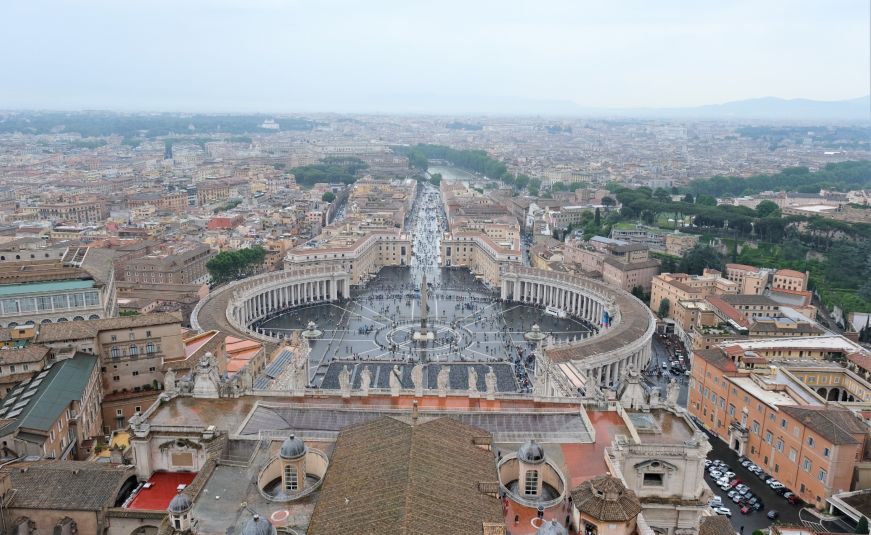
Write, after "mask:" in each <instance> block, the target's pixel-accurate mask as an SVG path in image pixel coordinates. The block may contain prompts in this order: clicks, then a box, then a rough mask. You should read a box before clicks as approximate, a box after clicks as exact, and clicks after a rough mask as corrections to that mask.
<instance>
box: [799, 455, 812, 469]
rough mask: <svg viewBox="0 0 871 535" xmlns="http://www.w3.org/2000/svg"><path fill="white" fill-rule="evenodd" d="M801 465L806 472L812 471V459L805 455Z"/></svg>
mask: <svg viewBox="0 0 871 535" xmlns="http://www.w3.org/2000/svg"><path fill="white" fill-rule="evenodd" d="M801 467H802V468H804V471H805V472H810V471H811V460H810V459H808V458H807V457H805V458H804V462H803V463H801Z"/></svg>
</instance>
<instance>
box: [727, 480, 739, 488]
mask: <svg viewBox="0 0 871 535" xmlns="http://www.w3.org/2000/svg"><path fill="white" fill-rule="evenodd" d="M740 483H741V480H740V479H733V480H732V481H730V482H729V486H730V487H736V486H738V485H739V484H740Z"/></svg>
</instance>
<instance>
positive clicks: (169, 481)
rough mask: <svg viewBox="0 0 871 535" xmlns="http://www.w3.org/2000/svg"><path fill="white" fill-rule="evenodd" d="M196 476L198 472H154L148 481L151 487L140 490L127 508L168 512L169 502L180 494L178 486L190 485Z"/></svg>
mask: <svg viewBox="0 0 871 535" xmlns="http://www.w3.org/2000/svg"><path fill="white" fill-rule="evenodd" d="M196 475H197V474H196V472H154V473H153V474H151V478H149V480H148V483H151V487H150V488H147V489H146V488H145V487H142V488H141V489H139V492H138V493H137V494H136V496H135V497H134V498H133V501H131V502H130V505H128V506H127V508H128V509H145V510H148V511H166V508H167V507H169V502H170V501H171V500H172V498H173V497H174V496H175V495H176V494H178V490H177V489H178V486H179V485H190V484H191V481H193V480H194V477H196Z"/></svg>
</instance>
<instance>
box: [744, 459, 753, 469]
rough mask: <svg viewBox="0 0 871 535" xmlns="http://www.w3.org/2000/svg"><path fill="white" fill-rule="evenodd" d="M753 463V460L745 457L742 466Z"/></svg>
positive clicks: (745, 466)
mask: <svg viewBox="0 0 871 535" xmlns="http://www.w3.org/2000/svg"><path fill="white" fill-rule="evenodd" d="M751 464H753V461H751V460H750V459H744V461H743V462H742V463H741V466H743V467H744V468H747V467H748V466H750V465H751Z"/></svg>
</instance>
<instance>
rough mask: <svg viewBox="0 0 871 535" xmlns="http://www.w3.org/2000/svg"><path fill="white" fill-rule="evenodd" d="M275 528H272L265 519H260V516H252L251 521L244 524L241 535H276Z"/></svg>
mask: <svg viewBox="0 0 871 535" xmlns="http://www.w3.org/2000/svg"><path fill="white" fill-rule="evenodd" d="M277 533H278V532H276V531H275V526H273V525H272V524H271V523H270V522H269V521H268V520H266V519H265V518H260V515H254V516H253V517H252V518H251V520H249V521H248V523H247V524H245V527H244V528H243V529H242V533H241V535H277Z"/></svg>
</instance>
